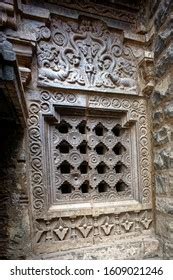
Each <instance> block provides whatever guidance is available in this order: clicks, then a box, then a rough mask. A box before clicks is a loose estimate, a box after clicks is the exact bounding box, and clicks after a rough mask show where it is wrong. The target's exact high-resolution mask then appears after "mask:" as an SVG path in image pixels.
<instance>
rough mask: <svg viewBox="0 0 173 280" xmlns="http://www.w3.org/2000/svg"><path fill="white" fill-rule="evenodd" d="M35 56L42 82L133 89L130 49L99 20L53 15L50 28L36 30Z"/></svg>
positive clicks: (85, 86) (114, 89)
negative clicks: (76, 20)
mask: <svg viewBox="0 0 173 280" xmlns="http://www.w3.org/2000/svg"><path fill="white" fill-rule="evenodd" d="M37 57H38V68H39V75H38V81H39V83H40V84H42V85H45V86H48V85H52V86H57V87H63V85H66V86H68V87H77V88H88V89H94V88H96V89H98V90H105V89H107V90H109V91H110V90H111V91H117V90H118V91H126V92H128V91H133V92H134V91H135V90H136V86H137V85H136V77H137V76H136V75H137V74H136V65H135V62H134V59H133V58H134V54H133V50H132V48H130V47H129V46H125V45H123V40H122V36H120V35H118V34H115V33H114V32H111V31H110V30H108V28H107V26H106V25H105V23H104V22H102V21H99V20H91V19H89V18H79V21H78V22H75V21H64V20H60V19H56V18H54V19H53V20H52V25H51V28H50V29H48V28H47V27H41V28H40V30H39V32H38V44H37Z"/></svg>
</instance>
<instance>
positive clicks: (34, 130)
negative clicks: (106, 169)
mask: <svg viewBox="0 0 173 280" xmlns="http://www.w3.org/2000/svg"><path fill="white" fill-rule="evenodd" d="M38 94H39V95H40V100H35V101H34V100H33V101H30V102H29V103H30V106H29V113H30V118H29V140H30V168H29V169H30V184H31V205H32V210H31V211H32V217H33V234H34V238H33V240H34V244H35V246H36V248H37V249H38V250H39V251H40V252H43V251H44V248H43V246H42V245H40V244H38V243H40V241H39V240H41V239H40V238H41V237H38V235H39V234H40V235H41V232H42V234H43V232H44V233H45V232H46V234H48V233H50V231H51V230H46V229H44V230H43V229H42V230H40V226H39V227H38V224H39V223H41V224H43V223H45V224H46V228H47V227H49V226H48V225H49V223H50V221H52V220H53V221H55V220H56V219H57V223H58V225H59V224H61V223H62V224H63V225H64V220H63V219H65V221H66V219H67V220H68V219H70V222H69V223H70V225H71V226H70V229H69V226H68V232H70V233H69V234H72V233H73V226H72V224H73V223H75V220H76V219H79V217H81V219H85V217H86V219H88V218H87V217H92V219H95V218H94V217H95V216H96V217H101V218H100V219H102V220H104V219H108V218H109V219H112V215H114V216H115V217H117V215H120V217H121V215H129V217H130V220H131V221H133V224H134V225H133V227H130V228H129V230H127V232H128V231H132V232H134V231H136V230H135V227H137V228H138V227H139V225H141V223H142V225H143V223H145V228H144V229H145V230H148V229H149V227H150V224H151V221H152V214H151V208H152V184H151V159H150V153H149V151H150V139H149V116H148V111H147V100H146V99H144V98H143V97H134V96H125V97H124V96H123V95H114V96H113V97H112V96H111V95H106V96H105V95H104V94H102V95H98V94H95V95H89V94H85V93H82V94H81V93H78V94H76V93H70V92H69V91H68V92H64V93H62V92H61V91H56V92H55V91H51V92H50V91H45V90H44V91H41V92H39V93H38ZM55 106H57V107H58V106H60V107H69V106H70V107H76V108H85V109H87V108H88V109H91V110H97V109H101V110H105V111H106V110H109V111H110V112H125V117H124V119H123V122H124V126H127V127H131V129H132V130H133V134H135V135H136V143H134V145H136V144H137V145H138V147H137V148H135V149H136V150H137V155H136V166H137V167H138V171H139V174H138V178H137V180H138V193H137V194H136V195H137V197H136V199H135V200H132V201H121V202H120V203H119V202H116V201H115V202H111V203H110V202H108V203H101V202H98V203H96V204H94V205H95V207H94V208H93V207H91V205H89V204H87V203H86V204H83V203H79V204H75V205H74V204H72V205H68V206H67V205H65V206H64V207H63V205H52V204H51V203H50V200H49V195H48V194H49V192H50V185H49V184H48V180H47V178H46V177H47V170H48V169H47V166H48V165H49V163H48V162H47V163H45V157H46V155H45V152H44V150H45V148H46V145H49V143H46V142H45V126H47V127H49V126H50V125H51V122H52V123H53V122H54V121H57V119H58V118H59V115H58V114H57V110H55ZM47 161H48V160H47ZM45 182H46V183H45ZM123 213H126V214H123ZM145 216H147V217H148V218H146V217H145ZM104 217H105V218H104ZM106 217H107V218H106ZM139 217H141V220H140V219H139ZM103 218H104V219H103ZM122 219H124V218H121V220H122ZM93 221H94V220H93ZM122 221H123V220H122ZM141 221H142V222H141ZM147 221H148V222H147ZM47 223H48V225H47ZM76 223H77V222H76ZM90 223H91V221H90ZM38 228H39V230H38ZM43 228H44V227H43ZM139 231H140V230H139ZM55 232H56V234H59V233H57V231H56V230H55ZM105 235H106V236H107V234H105ZM58 236H59V235H58ZM64 236H65V235H64ZM58 238H59V239H60V237H58ZM64 238H65V237H64ZM70 238H71V237H68V234H67V239H68V241H64V240H63V242H66V243H67V244H68V245H67V247H68V248H70V247H69V246H71V245H70V243H69V241H70ZM83 238H85V236H84V235H83ZM106 238H108V236H107V237H106ZM110 238H112V237H110ZM59 241H60V242H61V240H59ZM63 242H62V243H63ZM57 243H58V244H59V242H57ZM66 243H65V244H66ZM51 246H52V245H51ZM51 246H50V247H51ZM57 246H59V245H57ZM75 246H77V245H75ZM81 246H82V245H81ZM57 248H59V247H56V248H55V250H57ZM62 248H65V247H64V243H63V244H62ZM72 248H73V246H72ZM52 250H54V249H52Z"/></svg>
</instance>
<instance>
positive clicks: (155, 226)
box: [0, 0, 173, 259]
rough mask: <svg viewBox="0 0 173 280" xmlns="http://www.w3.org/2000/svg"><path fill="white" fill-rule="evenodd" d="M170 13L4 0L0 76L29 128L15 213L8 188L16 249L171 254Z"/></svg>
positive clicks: (69, 254) (145, 7) (30, 253)
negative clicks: (16, 241)
mask: <svg viewBox="0 0 173 280" xmlns="http://www.w3.org/2000/svg"><path fill="white" fill-rule="evenodd" d="M93 2H94V3H93ZM113 2H116V3H113ZM171 11H172V4H171V1H170V0H155V1H153V2H151V1H146V3H145V1H136V0H133V1H129V2H128V1H127V0H121V1H119V0H117V1H108V5H107V6H105V5H103V4H102V3H101V1H97V3H95V1H83V3H82V4H81V1H76V2H75V3H74V1H66V0H64V1H58V4H57V1H54V0H47V1H34V0H28V1H22V0H21V1H17V3H16V2H15V1H12V0H10V1H8V4H7V3H6V2H4V3H3V5H2V8H1V9H0V17H2V20H1V22H0V25H1V27H2V30H3V32H1V34H0V36H1V37H2V38H1V40H0V56H1V57H2V59H3V63H4V65H5V66H3V65H1V63H0V67H1V68H2V71H0V82H1V83H0V86H1V85H3V83H4V82H5V84H6V88H7V89H8V91H7V92H5V90H4V88H5V87H4V85H3V86H2V87H1V88H2V91H3V94H4V95H5V96H6V97H8V99H9V100H10V102H11V106H12V107H14V112H16V113H17V116H16V119H15V121H16V120H19V123H20V122H21V124H22V131H23V129H24V132H25V133H23V134H22V136H21V138H22V139H20V141H18V146H20V148H21V151H22V152H21V151H20V152H19V156H18V155H17V154H16V155H15V156H14V157H15V164H14V165H13V172H12V173H13V175H14V177H13V181H14V189H12V184H9V187H8V192H12V194H11V195H10V200H9V201H11V204H10V206H9V209H8V211H7V203H6V202H4V197H5V198H6V189H4V187H3V188H1V189H2V191H1V190H0V199H1V197H2V198H3V203H5V208H4V209H5V210H4V209H3V208H2V207H1V208H0V215H1V213H2V215H3V213H7V212H8V215H7V216H8V218H7V219H8V222H9V232H8V234H7V236H8V239H9V241H8V242H9V246H8V250H7V253H6V256H7V258H8V257H9V258H14V247H13V245H11V244H14V241H15V240H19V242H18V243H17V245H16V248H17V249H16V258H42V259H53V258H54V259H94V258H95V259H103V258H104V259H110V258H112V259H116V258H119V259H122V258H124V259H135V258H140V259H144V258H171V257H172V245H171V242H172V148H171V143H172V135H173V134H172V82H171V77H172V76H171V75H172V32H171V30H170V29H171V28H170V26H172V19H171ZM168 15H170V16H168ZM0 19H1V18H0ZM10 54H11V56H10ZM9 61H11V62H9ZM1 68H0V70H1ZM10 69H11V70H10ZM25 102H26V104H25ZM0 109H1V108H0ZM13 118H14V117H12V119H13ZM16 122H17V121H16ZM17 124H18V123H17ZM19 138H20V137H19ZM17 139H18V138H17ZM21 140H22V141H21ZM21 142H22V143H23V144H21ZM16 146H17V145H16ZM7 150H8V149H7ZM15 166H16V167H15ZM15 168H16V171H15ZM9 169H10V168H9ZM15 172H16V173H15ZM4 174H10V173H8V172H7V173H4ZM8 176H10V175H8ZM8 176H7V177H8ZM4 182H5V183H4ZM6 182H8V179H7V180H6V179H5V181H3V183H2V184H1V185H3V186H4V184H6ZM10 186H11V187H10ZM3 205H4V204H3ZM3 211H5V212H3ZM13 212H14V213H16V217H14V216H13V214H12V213H13ZM2 215H1V216H2ZM10 215H11V216H12V218H10ZM17 217H20V219H19V220H20V222H19V221H17V222H16V226H15V227H14V228H13V224H14V221H16V219H17ZM162 221H164V222H163V224H161V222H162ZM4 225H5V226H6V225H7V223H4ZM20 231H21V232H22V233H21V235H20ZM24 231H25V233H24ZM16 232H17V233H16ZM4 236H5V235H4ZM30 237H31V238H30ZM10 238H11V239H10ZM3 242H4V241H3ZM5 242H6V243H7V240H6V241H5ZM25 243H26V244H27V246H25V245H24V244H25ZM3 244H5V243H3ZM21 244H23V245H22V246H24V253H22V252H21ZM3 246H4V245H3ZM2 248H3V247H2ZM11 248H12V249H11ZM4 256H5V254H4Z"/></svg>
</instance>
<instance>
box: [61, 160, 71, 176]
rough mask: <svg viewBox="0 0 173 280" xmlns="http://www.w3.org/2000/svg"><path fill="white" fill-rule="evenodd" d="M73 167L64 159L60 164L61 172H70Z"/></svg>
mask: <svg viewBox="0 0 173 280" xmlns="http://www.w3.org/2000/svg"><path fill="white" fill-rule="evenodd" d="M71 168H72V167H71V165H70V164H69V163H68V162H67V161H63V162H62V163H61V164H60V166H59V169H60V171H61V174H70V171H71Z"/></svg>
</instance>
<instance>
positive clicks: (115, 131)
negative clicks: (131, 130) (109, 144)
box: [112, 124, 122, 137]
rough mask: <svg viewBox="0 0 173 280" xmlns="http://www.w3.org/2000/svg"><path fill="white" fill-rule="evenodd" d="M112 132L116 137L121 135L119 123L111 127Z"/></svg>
mask: <svg viewBox="0 0 173 280" xmlns="http://www.w3.org/2000/svg"><path fill="white" fill-rule="evenodd" d="M112 132H113V134H114V135H115V136H116V137H119V136H120V135H121V132H122V129H121V125H120V124H117V125H116V126H114V127H113V128H112Z"/></svg>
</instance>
